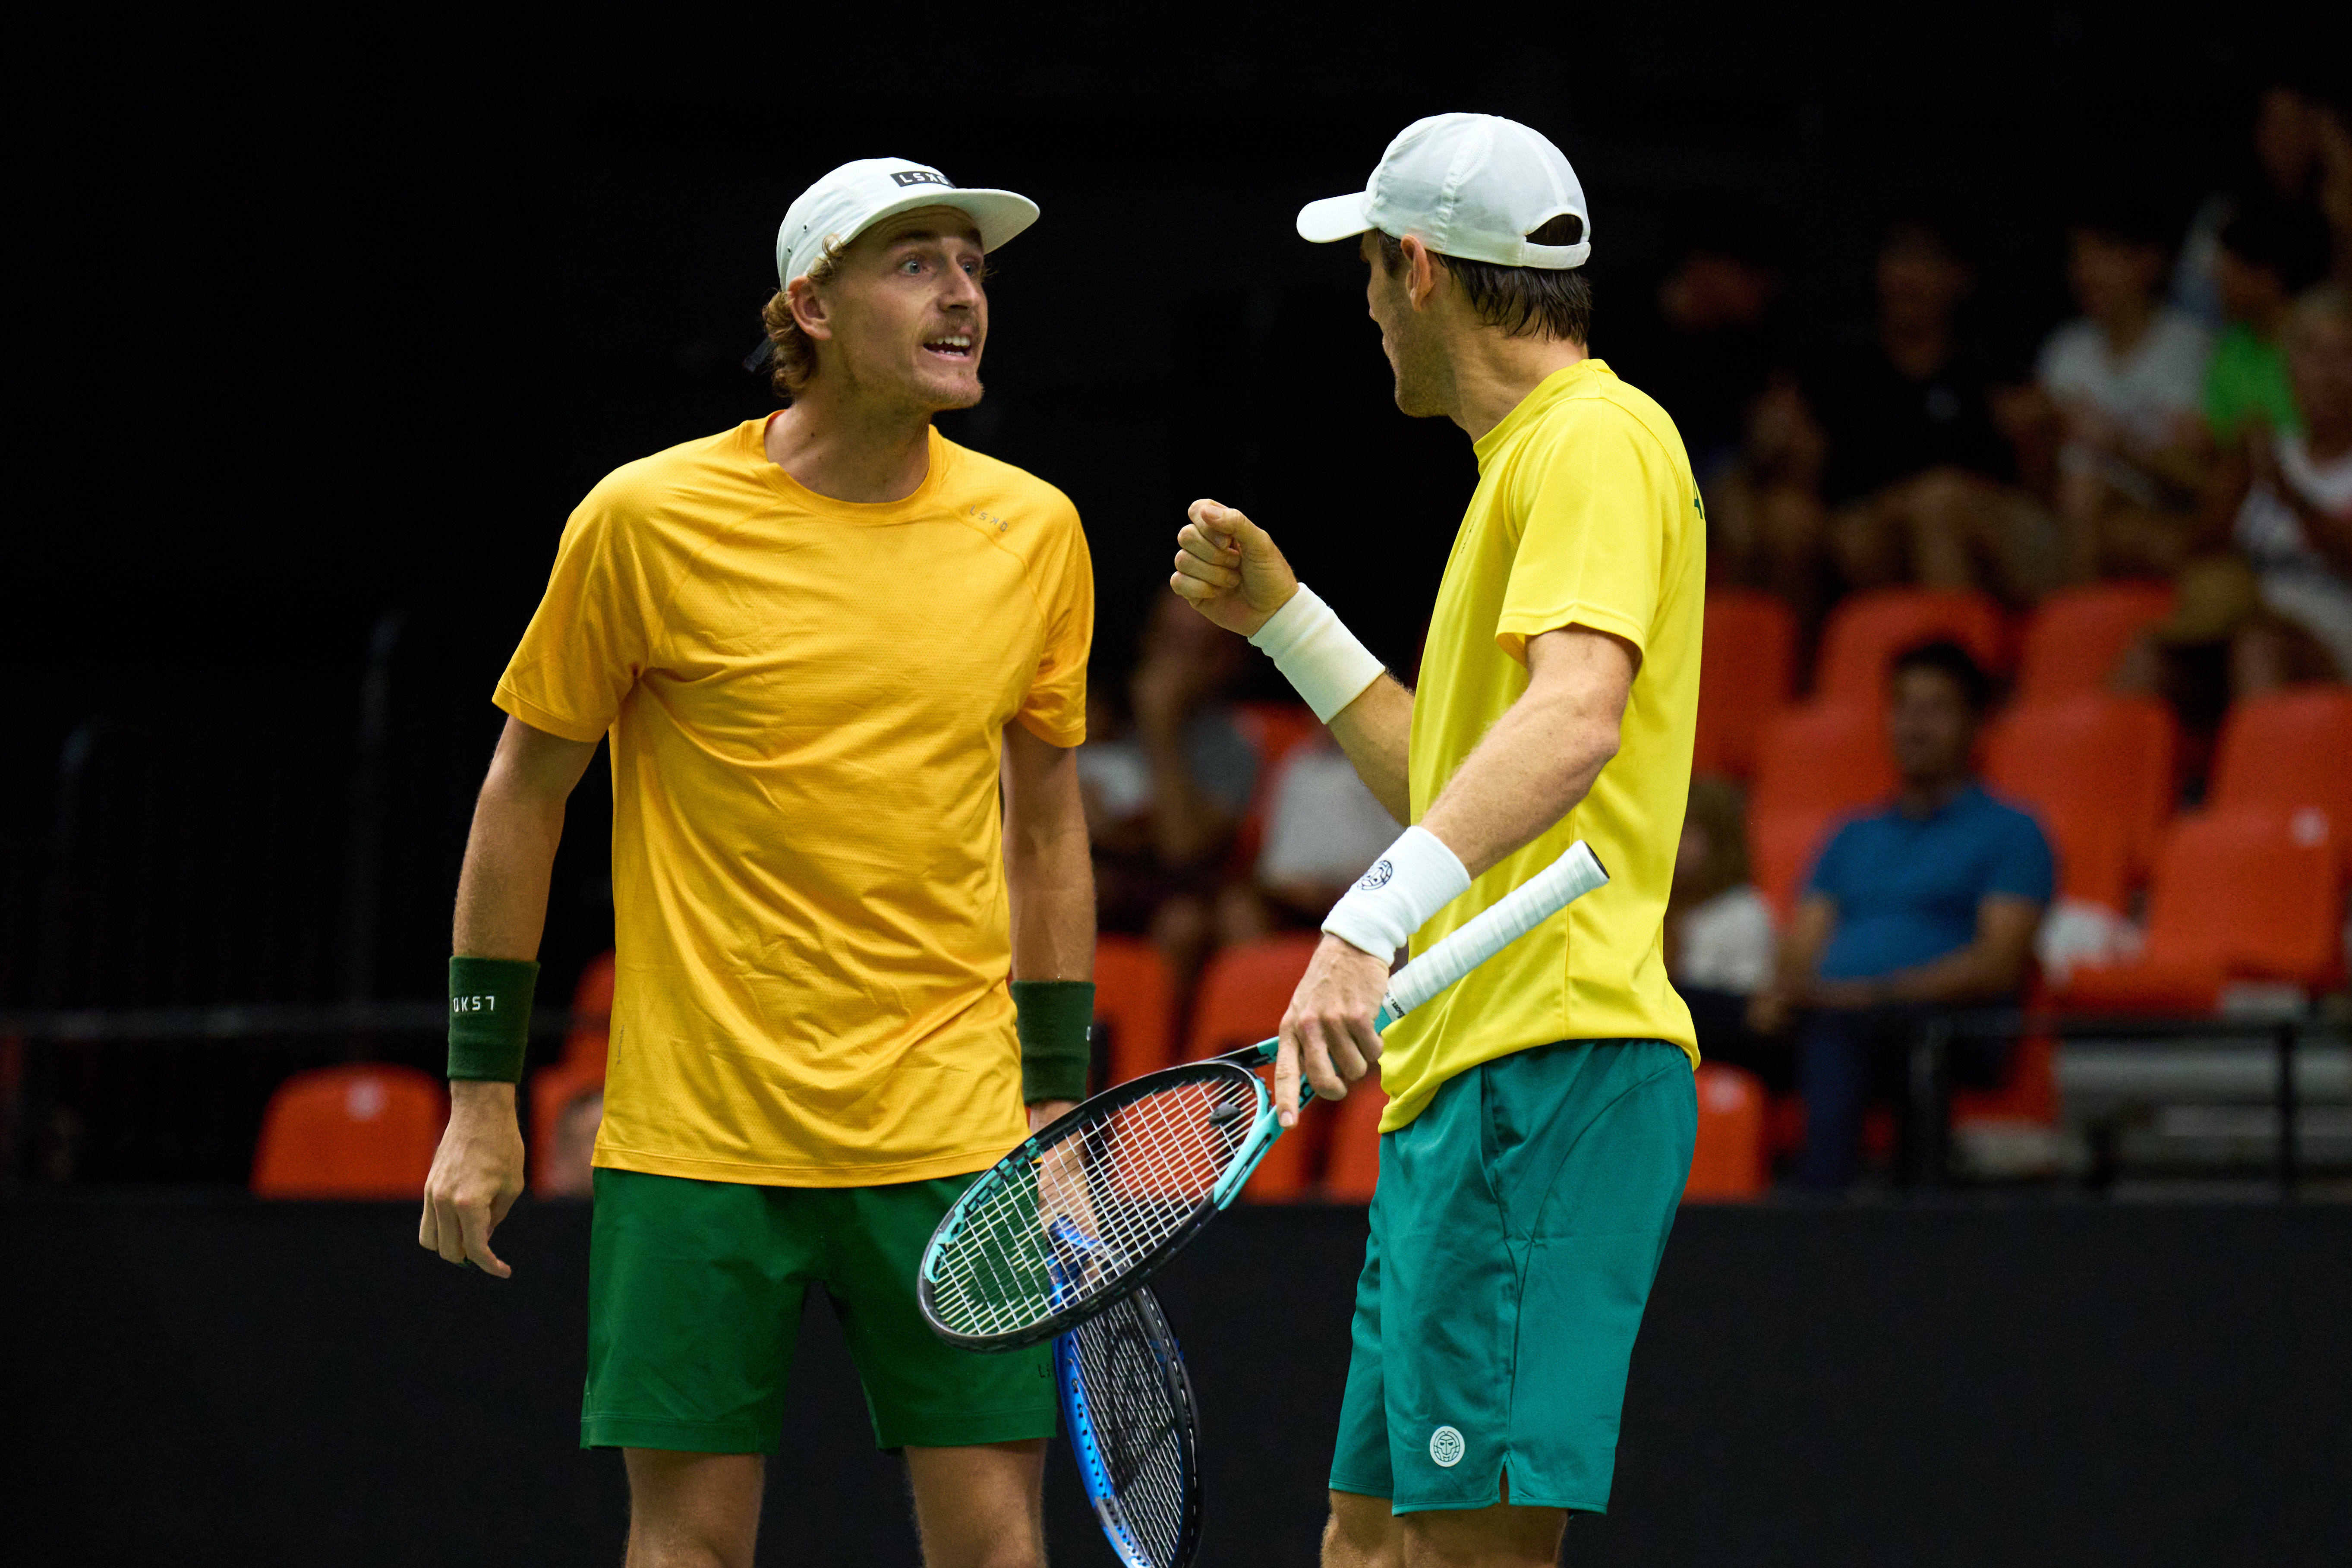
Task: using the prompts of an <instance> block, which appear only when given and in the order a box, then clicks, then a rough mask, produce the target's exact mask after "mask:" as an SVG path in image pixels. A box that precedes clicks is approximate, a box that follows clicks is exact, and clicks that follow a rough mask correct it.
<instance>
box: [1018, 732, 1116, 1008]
mask: <svg viewBox="0 0 2352 1568" xmlns="http://www.w3.org/2000/svg"><path fill="white" fill-rule="evenodd" d="M1004 742H1005V764H1004V795H1005V813H1004V879H1005V885H1006V889H1007V891H1008V893H1009V894H1010V896H1011V899H1012V902H1013V979H1015V980H1091V979H1093V978H1094V969H1095V873H1094V862H1093V858H1092V857H1091V856H1090V854H1089V853H1088V850H1087V814H1086V806H1085V802H1084V799H1083V797H1082V796H1081V795H1080V792H1079V789H1078V762H1077V753H1076V752H1075V751H1073V750H1066V749H1064V748H1061V747H1056V746H1048V745H1046V744H1045V742H1041V741H1038V740H1036V739H1035V738H1034V736H1031V735H1030V734H1028V733H1027V732H1026V731H1021V730H1017V729H1013V730H1007V731H1005V737H1004Z"/></svg>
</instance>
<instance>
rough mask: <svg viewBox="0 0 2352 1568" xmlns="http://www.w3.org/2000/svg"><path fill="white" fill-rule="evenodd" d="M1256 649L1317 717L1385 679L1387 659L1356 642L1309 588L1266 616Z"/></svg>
mask: <svg viewBox="0 0 2352 1568" xmlns="http://www.w3.org/2000/svg"><path fill="white" fill-rule="evenodd" d="M1250 646H1252V647H1260V648H1264V649H1265V652H1266V654H1267V655H1268V656H1269V657H1270V658H1273V660H1274V667H1275V668H1276V669H1278V670H1280V671H1282V673H1283V676H1284V678H1285V679H1287V680H1288V681H1289V682H1290V684H1291V685H1293V686H1295V687H1297V689H1298V695H1299V696H1301V697H1303V698H1305V699H1306V700H1307V706H1308V707H1309V708H1312V709H1314V710H1315V717H1316V718H1318V719H1319V720H1321V721H1323V722H1324V723H1326V724H1328V723H1329V722H1330V721H1331V716H1332V715H1333V714H1335V713H1337V712H1339V710H1340V709H1342V708H1345V707H1346V706H1347V705H1348V704H1349V703H1350V702H1353V701H1354V700H1356V699H1357V698H1359V697H1361V696H1362V695H1363V694H1364V689H1365V688H1366V687H1368V686H1370V685H1371V683H1372V682H1373V681H1375V680H1378V679H1380V678H1381V668H1382V667H1381V661H1380V660H1379V659H1377V658H1374V657H1372V650H1371V649H1370V648H1368V647H1365V646H1364V645H1363V644H1362V643H1360V642H1358V641H1357V640H1356V634H1355V633H1353V632H1351V631H1349V629H1348V628H1347V626H1345V625H1343V624H1342V623H1341V621H1340V619H1339V616H1338V615H1337V614H1336V613H1334V612H1333V610H1332V608H1331V606H1330V605H1327V604H1325V603H1324V602H1323V601H1322V600H1321V599H1320V598H1318V597H1317V595H1316V593H1315V590H1314V589H1312V588H1309V587H1308V586H1307V584H1304V583H1301V584H1298V592H1297V593H1296V594H1293V595H1290V600H1289V602H1288V603H1287V604H1286V605H1283V606H1282V608H1280V609H1278V610H1276V611H1275V612H1274V614H1273V615H1271V616H1267V617H1266V621H1265V625H1264V626H1260V627H1258V629H1257V636H1255V637H1252V638H1250Z"/></svg>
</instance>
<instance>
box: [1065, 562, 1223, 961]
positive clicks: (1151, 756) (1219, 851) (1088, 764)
mask: <svg viewBox="0 0 2352 1568" xmlns="http://www.w3.org/2000/svg"><path fill="white" fill-rule="evenodd" d="M1248 651H1249V645H1248V644H1247V643H1245V642H1244V641H1243V640H1242V639H1241V638H1239V637H1234V636H1232V635H1230V634H1228V633H1226V632H1223V631H1221V630H1219V629H1218V628H1217V627H1216V626H1212V625H1211V624H1210V623H1209V622H1208V621H1206V620H1204V619H1203V618H1202V617H1201V616H1199V615H1196V614H1195V613H1193V611H1192V608H1191V607H1190V606H1188V605H1186V604H1185V603H1184V601H1183V600H1181V599H1180V598H1178V597H1177V596H1176V595H1173V594H1168V593H1163V594H1160V595H1156V596H1155V597H1154V599H1153V601H1152V605H1151V609H1150V614H1149V616H1147V617H1146V619H1145V622H1144V626H1143V637H1142V643H1141V658H1139V661H1138V663H1137V665H1136V668H1135V675H1134V677H1133V679H1131V680H1129V683H1128V700H1129V708H1130V710H1131V711H1132V713H1133V715H1134V721H1133V723H1132V725H1131V726H1130V727H1129V729H1128V731H1127V732H1125V733H1124V734H1121V733H1118V732H1117V731H1116V730H1115V728H1114V726H1113V724H1112V723H1111V722H1110V714H1109V712H1108V704H1104V705H1100V706H1097V707H1095V708H1093V709H1092V710H1091V711H1090V712H1089V714H1088V719H1087V734H1088V736H1089V737H1090V738H1089V739H1088V740H1087V743H1086V744H1085V745H1083V746H1081V747H1079V748H1078V787H1079V791H1080V793H1081V795H1083V796H1084V799H1085V802H1086V810H1087V831H1088V833H1089V834H1091V835H1092V837H1093V839H1094V848H1095V894H1096V900H1097V906H1098V910H1099V919H1100V921H1101V926H1102V929H1103V930H1105V931H1129V932H1135V933H1139V934H1142V935H1148V936H1150V938H1151V939H1152V941H1153V942H1155V943H1156V944H1157V945H1158V946H1159V948H1160V954H1161V956H1162V957H1163V958H1165V959H1166V960H1167V961H1168V963H1169V966H1170V968H1171V971H1173V973H1174V978H1175V980H1176V983H1177V984H1179V986H1180V987H1182V988H1183V989H1185V990H1189V989H1190V987H1191V984H1192V978H1193V976H1194V975H1195V974H1196V973H1198V972H1199V970H1200V966H1201V963H1202V960H1203V959H1204V958H1205V957H1206V956H1207V953H1208V949H1209V946H1210V942H1211V940H1212V931H1213V908H1214V903H1215V898H1216V892H1217V887H1218V883H1219V881H1220V879H1221V878H1222V876H1223V869H1224V863H1225V859H1226V857H1227V856H1228V854H1229V853H1230V852H1231V850H1232V848H1233V841H1234V828H1235V827H1236V826H1239V824H1240V822H1241V819H1242V816H1243V814H1244V813H1245V812H1246V811H1247V810H1248V809H1249V803H1250V795H1251V792H1252V791H1253V790H1254V789H1255V786H1256V783H1257V753H1256V752H1255V750H1254V749H1253V748H1252V747H1251V745H1250V743H1249V742H1248V740H1247V739H1246V738H1245V737H1244V735H1243V734H1242V732H1241V731H1240V729H1239V728H1238V727H1237V726H1236V725H1235V724H1234V709H1233V704H1232V702H1231V700H1230V698H1231V693H1232V690H1233V687H1234V681H1235V680H1236V679H1238V677H1239V675H1240V673H1241V668H1242V657H1243V655H1244V654H1245V653H1247V652H1248Z"/></svg>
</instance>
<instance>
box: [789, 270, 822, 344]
mask: <svg viewBox="0 0 2352 1568" xmlns="http://www.w3.org/2000/svg"><path fill="white" fill-rule="evenodd" d="M784 300H785V302H786V303H787V304H789V305H790V306H791V307H792V310H793V321H796V322H798V323H799V324H800V329H801V331H803V332H806V333H807V334H808V335H809V336H810V337H812V338H825V339H830V338H831V337H832V336H833V323H832V321H830V320H829V319H828V318H827V316H826V314H825V309H824V295H822V294H820V293H818V292H817V290H816V285H815V284H814V283H812V282H810V281H809V280H808V279H806V278H795V279H793V280H792V282H791V283H790V284H789V285H787V286H786V288H785V289H784Z"/></svg>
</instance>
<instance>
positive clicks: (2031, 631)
mask: <svg viewBox="0 0 2352 1568" xmlns="http://www.w3.org/2000/svg"><path fill="white" fill-rule="evenodd" d="M2171 609H2172V584H2169V583H2097V584H2092V585H2091V586H2089V587H2084V588H2068V589H2066V590H2064V591H2063V592H2062V593H2057V594H2053V595H2050V597H2048V598H2047V599H2044V600H2043V601H2042V604H2041V605H2039V606H2038V607H2037V608H2036V609H2035V610H2034V612H2033V614H2032V617H2031V618H2030V619H2029V620H2027V622H2026V623H2025V644H2024V647H2022V648H2021V650H2020V651H2019V654H2018V658H2017V697H2018V700H2019V701H2021V702H2042V701H2048V700H2052V699H2053V698H2059V697H2080V696H2083V695H2085V694H2086V693H2090V692H2095V691H2105V689H2107V677H2108V676H2110V675H2112V674H2114V673H2115V668H2116V661H2117V660H2119V659H2121V658H2123V656H2124V650H2125V649H2126V648H2127V647H2130V646H2131V643H2132V639H2133V638H2134V637H2137V636H2138V635H2139V633H2140V628H2142V627H2143V626H2147V624H2148V623H2149V622H2151V621H2156V620H2160V619H2162V618H2163V617H2164V616H2166V615H2168V614H2169V613H2170V611H2171Z"/></svg>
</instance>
